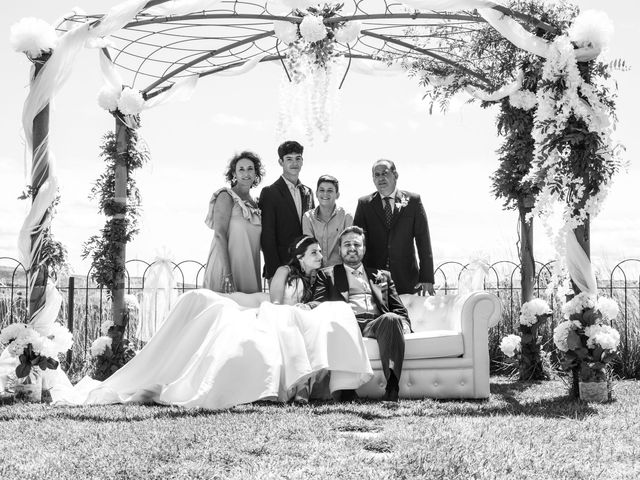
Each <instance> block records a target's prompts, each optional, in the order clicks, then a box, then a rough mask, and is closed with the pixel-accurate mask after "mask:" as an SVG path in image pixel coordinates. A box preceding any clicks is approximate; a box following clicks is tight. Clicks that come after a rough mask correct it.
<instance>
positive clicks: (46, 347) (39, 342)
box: [25, 333, 58, 359]
mask: <svg viewBox="0 0 640 480" xmlns="http://www.w3.org/2000/svg"><path fill="white" fill-rule="evenodd" d="M36 334H37V333H36ZM29 343H31V350H33V353H35V354H36V355H41V356H43V357H50V358H53V359H55V358H56V357H57V356H58V351H57V350H56V347H55V346H54V344H53V342H52V341H51V340H49V339H48V338H47V337H43V336H42V335H38V336H37V338H34V339H32V340H31V341H30V342H29ZM25 346H26V345H25Z"/></svg>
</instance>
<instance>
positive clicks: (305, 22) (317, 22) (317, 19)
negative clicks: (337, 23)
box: [300, 14, 327, 43]
mask: <svg viewBox="0 0 640 480" xmlns="http://www.w3.org/2000/svg"><path fill="white" fill-rule="evenodd" d="M323 20H324V19H323V17H321V16H320V15H313V14H308V15H305V16H304V18H303V19H302V22H301V23H300V35H302V38H304V39H305V40H306V41H307V42H309V43H313V42H319V41H320V40H324V39H325V38H326V37H327V27H325V25H324V21H323Z"/></svg>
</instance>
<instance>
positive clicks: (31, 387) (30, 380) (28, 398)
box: [13, 369, 42, 403]
mask: <svg viewBox="0 0 640 480" xmlns="http://www.w3.org/2000/svg"><path fill="white" fill-rule="evenodd" d="M34 370H35V369H34ZM34 370H32V373H30V374H29V375H27V376H26V377H23V378H16V382H15V384H14V386H13V392H14V395H15V399H16V400H21V401H23V402H33V403H39V402H41V401H42V375H41V374H40V372H36V371H34Z"/></svg>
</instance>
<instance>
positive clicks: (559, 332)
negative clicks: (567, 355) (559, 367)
mask: <svg viewBox="0 0 640 480" xmlns="http://www.w3.org/2000/svg"><path fill="white" fill-rule="evenodd" d="M581 326H582V325H581V324H580V322H578V321H577V320H565V321H564V322H562V323H559V324H558V326H557V327H556V328H554V329H553V343H554V344H555V346H556V348H557V349H558V350H560V351H561V352H568V351H569V344H568V342H567V338H568V337H569V333H570V332H571V331H572V330H577V329H578V328H580V327H581Z"/></svg>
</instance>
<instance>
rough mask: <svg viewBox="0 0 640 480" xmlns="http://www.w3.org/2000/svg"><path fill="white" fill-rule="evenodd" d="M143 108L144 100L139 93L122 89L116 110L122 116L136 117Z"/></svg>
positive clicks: (126, 88)
mask: <svg viewBox="0 0 640 480" xmlns="http://www.w3.org/2000/svg"><path fill="white" fill-rule="evenodd" d="M143 107H144V98H142V94H141V93H140V91H138V90H134V89H133V88H130V87H124V89H123V90H122V93H120V99H119V100H118V110H120V112H121V113H122V114H123V115H137V114H139V113H140V112H142V109H143Z"/></svg>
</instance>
